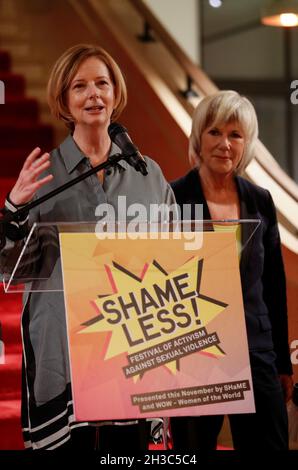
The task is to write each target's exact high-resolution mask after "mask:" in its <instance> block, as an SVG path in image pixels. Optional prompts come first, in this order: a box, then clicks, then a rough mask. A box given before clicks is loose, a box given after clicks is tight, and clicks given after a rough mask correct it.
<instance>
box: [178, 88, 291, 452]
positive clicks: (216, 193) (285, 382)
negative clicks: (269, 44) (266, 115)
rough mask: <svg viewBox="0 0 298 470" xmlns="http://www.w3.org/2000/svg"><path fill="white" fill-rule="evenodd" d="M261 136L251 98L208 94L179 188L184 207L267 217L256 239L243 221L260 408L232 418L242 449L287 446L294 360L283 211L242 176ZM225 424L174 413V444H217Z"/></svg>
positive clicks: (240, 233)
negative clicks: (280, 221)
mask: <svg viewBox="0 0 298 470" xmlns="http://www.w3.org/2000/svg"><path fill="white" fill-rule="evenodd" d="M257 136H258V122H257V117H256V113H255V110H254V107H253V105H252V104H251V103H250V101H249V100H248V99H247V98H245V97H243V96H240V95H239V94H238V93H237V92H235V91H220V92H218V93H216V94H214V95H211V96H207V97H205V98H204V99H202V100H201V102H200V103H199V105H198V106H197V108H196V110H195V112H194V116H193V123H192V131H191V136H190V142H189V157H190V161H191V163H192V165H193V166H194V168H193V169H192V170H191V171H190V172H189V173H188V174H187V175H185V176H183V177H182V178H180V179H178V180H177V181H174V182H173V183H172V188H173V190H174V193H175V196H176V200H177V203H178V204H179V205H181V206H182V205H183V204H191V205H192V207H193V208H194V205H195V204H203V214H204V219H208V220H210V219H213V220H222V219H229V220H238V219H259V220H260V221H261V226H260V227H259V229H258V230H257V231H256V233H255V234H254V236H253V237H252V238H251V239H250V240H248V238H247V236H248V234H247V233H246V232H245V230H242V229H241V224H239V225H238V228H237V237H238V239H239V244H240V245H244V244H246V243H247V245H246V247H245V249H244V250H243V252H242V253H241V259H240V274H241V283H242V292H243V303H244V311H245V320H246V328H247V337H248V345H249V354H250V364H251V371H252V379H253V388H254V398H255V405H256V413H255V414H239V415H236V414H235V415H230V416H229V421H230V426H231V432H232V437H233V443H234V447H235V449H238V450H250V449H254V450H255V449H260V450H285V449H287V448H288V431H287V414H286V407H285V403H286V401H287V400H289V398H290V396H291V392H292V378H291V374H292V365H291V360H290V354H289V347H288V325H287V302H286V285H285V274H284V267H283V260H282V254H281V244H280V237H279V232H278V225H277V218H276V211H275V207H274V204H273V201H272V197H271V195H270V193H269V192H268V191H267V190H265V189H263V188H261V187H259V186H256V185H254V184H252V183H250V182H249V181H247V180H246V179H244V178H243V177H241V176H240V175H241V174H242V173H243V171H244V170H245V168H246V166H247V165H248V163H249V162H250V161H251V159H252V158H253V156H254V152H255V144H256V140H257ZM193 214H194V211H193ZM240 251H241V250H240ZM222 423H223V416H201V417H186V418H172V419H171V428H172V434H173V442H174V448H175V449H181V448H189V447H191V448H196V449H202V450H211V449H215V448H216V444H217V437H218V434H219V432H220V429H221V426H222Z"/></svg>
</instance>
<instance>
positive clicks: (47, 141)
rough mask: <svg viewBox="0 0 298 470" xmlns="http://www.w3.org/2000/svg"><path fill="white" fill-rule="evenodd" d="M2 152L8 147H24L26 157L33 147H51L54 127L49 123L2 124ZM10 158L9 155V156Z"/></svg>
mask: <svg viewBox="0 0 298 470" xmlns="http://www.w3.org/2000/svg"><path fill="white" fill-rule="evenodd" d="M0 142H1V147H2V149H1V153H2V152H3V151H4V150H6V151H7V150H8V149H23V156H24V158H23V159H25V157H26V154H27V151H28V150H30V151H32V142H35V144H34V146H33V147H36V146H39V147H41V148H46V149H49V148H51V145H52V142H53V129H52V127H51V126H49V125H48V124H34V125H31V126H30V125H15V126H10V125H6V124H5V125H2V126H1V127H0ZM7 158H9V157H7Z"/></svg>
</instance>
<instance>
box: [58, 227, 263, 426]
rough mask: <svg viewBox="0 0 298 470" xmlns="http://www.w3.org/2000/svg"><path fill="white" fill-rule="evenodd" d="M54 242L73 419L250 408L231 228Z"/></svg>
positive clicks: (67, 237)
mask: <svg viewBox="0 0 298 470" xmlns="http://www.w3.org/2000/svg"><path fill="white" fill-rule="evenodd" d="M60 246H61V258H62V267H63V283H64V294H65V306H66V314H67V328H68V339H69V353H70V362H71V376H72V390H73V397H74V405H75V417H76V420H78V421H85V420H88V421H92V420H101V419H105V420H108V419H128V418H137V417H154V416H172V415H173V416H182V415H196V414H197V415H198V414H200V415H202V414H226V413H249V412H253V411H254V402H253V394H252V382H251V373H250V366H249V356H248V348H247V338H246V330H245V320H244V312H243V303H242V294H241V282H240V274H239V260H238V256H237V250H236V243H235V234H234V233H228V232H227V233H216V232H206V233H204V237H203V243H202V246H201V247H200V248H199V249H196V250H192V251H189V250H185V242H184V240H183V239H173V237H171V236H169V237H168V238H167V239H160V237H155V239H134V240H131V239H129V238H127V239H117V238H116V235H115V239H106V240H98V239H97V238H96V236H95V234H94V233H63V234H60Z"/></svg>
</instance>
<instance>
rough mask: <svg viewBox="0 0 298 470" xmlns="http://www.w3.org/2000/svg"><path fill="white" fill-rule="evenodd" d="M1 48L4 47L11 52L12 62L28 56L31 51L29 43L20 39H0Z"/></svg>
mask: <svg viewBox="0 0 298 470" xmlns="http://www.w3.org/2000/svg"><path fill="white" fill-rule="evenodd" d="M1 49H5V50H7V51H8V52H9V53H10V54H11V57H12V60H13V62H14V61H17V60H18V59H22V58H24V57H29V56H30V55H31V53H32V51H31V50H30V45H29V43H26V42H22V41H20V42H17V43H12V42H11V41H10V40H9V39H6V40H1Z"/></svg>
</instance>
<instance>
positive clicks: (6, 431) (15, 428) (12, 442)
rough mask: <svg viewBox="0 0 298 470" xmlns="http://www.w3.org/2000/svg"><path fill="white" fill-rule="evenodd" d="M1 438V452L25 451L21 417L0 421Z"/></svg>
mask: <svg viewBox="0 0 298 470" xmlns="http://www.w3.org/2000/svg"><path fill="white" fill-rule="evenodd" d="M0 436H1V439H0V450H23V449H24V443H23V438H22V428H21V418H20V415H19V416H12V417H10V418H7V419H5V420H4V419H3V420H1V419H0Z"/></svg>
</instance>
